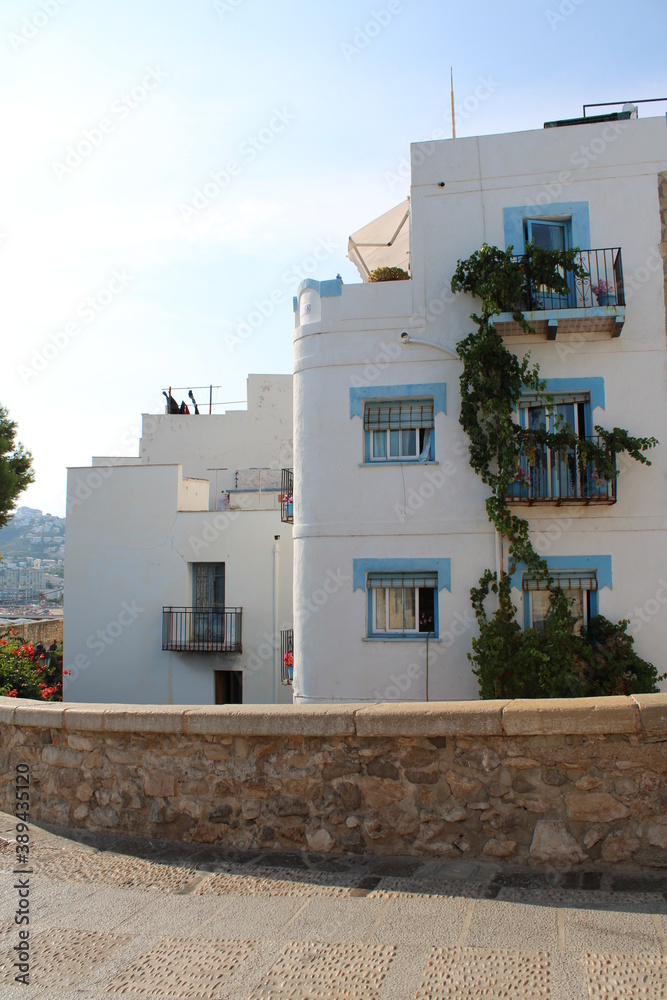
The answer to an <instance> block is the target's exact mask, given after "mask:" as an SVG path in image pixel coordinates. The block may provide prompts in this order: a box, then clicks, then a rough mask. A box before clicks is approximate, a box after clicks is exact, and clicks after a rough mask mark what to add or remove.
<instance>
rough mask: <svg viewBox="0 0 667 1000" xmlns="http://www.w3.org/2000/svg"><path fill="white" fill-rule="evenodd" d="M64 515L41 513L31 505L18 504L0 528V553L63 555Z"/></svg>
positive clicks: (7, 555)
mask: <svg viewBox="0 0 667 1000" xmlns="http://www.w3.org/2000/svg"><path fill="white" fill-rule="evenodd" d="M64 544H65V518H64V517H55V515H53V514H43V513H42V511H41V510H36V509H35V508H34V507H19V508H18V510H17V511H16V513H15V514H14V516H13V517H12V519H11V520H10V521H9V523H8V524H6V525H5V527H4V528H0V556H2V558H3V559H5V560H7V559H12V560H16V559H24V558H25V557H26V556H33V557H35V558H41V559H56V560H57V559H62V558H63V546H64Z"/></svg>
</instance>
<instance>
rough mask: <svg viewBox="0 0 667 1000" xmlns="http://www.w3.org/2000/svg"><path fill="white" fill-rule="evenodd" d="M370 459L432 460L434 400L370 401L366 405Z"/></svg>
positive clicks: (366, 453) (366, 454) (366, 441)
mask: <svg viewBox="0 0 667 1000" xmlns="http://www.w3.org/2000/svg"><path fill="white" fill-rule="evenodd" d="M364 435H365V438H364V460H365V461H366V462H385V463H386V462H429V461H430V462H432V461H434V459H435V421H434V413H433V399H413V398H410V399H391V400H369V401H367V402H366V404H365V406H364Z"/></svg>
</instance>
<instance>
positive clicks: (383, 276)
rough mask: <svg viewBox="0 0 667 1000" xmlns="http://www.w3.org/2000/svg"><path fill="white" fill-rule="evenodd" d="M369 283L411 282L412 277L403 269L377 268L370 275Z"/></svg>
mask: <svg viewBox="0 0 667 1000" xmlns="http://www.w3.org/2000/svg"><path fill="white" fill-rule="evenodd" d="M368 280H369V281H409V280H410V275H409V274H408V272H407V271H404V270H403V268H402V267H376V268H375V270H374V271H371V273H370V274H369V275H368Z"/></svg>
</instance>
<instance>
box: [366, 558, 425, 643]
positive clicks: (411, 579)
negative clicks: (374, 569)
mask: <svg viewBox="0 0 667 1000" xmlns="http://www.w3.org/2000/svg"><path fill="white" fill-rule="evenodd" d="M366 586H367V589H368V592H369V598H370V600H369V635H383V634H386V635H391V634H393V635H416V634H418V633H420V632H421V633H430V634H431V635H436V634H437V628H436V605H437V600H436V598H437V594H438V574H437V573H390V574H384V573H383V574H380V573H369V574H368V578H367V581H366Z"/></svg>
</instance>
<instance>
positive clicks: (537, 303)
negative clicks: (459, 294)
mask: <svg viewBox="0 0 667 1000" xmlns="http://www.w3.org/2000/svg"><path fill="white" fill-rule="evenodd" d="M577 257H578V262H579V264H580V265H581V266H582V267H583V269H584V271H586V274H587V277H585V278H575V277H574V276H573V275H572V274H568V276H567V280H568V283H569V285H570V291H569V293H568V294H567V295H560V294H558V292H550V291H547V290H546V289H545V288H544V287H543V286H542V287H539V286H537V285H535V283H534V282H532V281H531V279H530V273H529V272H527V273H526V284H525V287H524V293H523V296H522V299H521V301H520V302H518V303H516V304H515V305H514V307H513V308H512V309H510V310H509V311H508V312H502V313H499V314H498V315H497V316H494V317H493V323H494V326H496V327H497V329H498V330H499V331H500V332H501V333H503V334H523V333H524V331H523V330H522V328H521V327H520V325H519V324H518V323H517V321H516V320H515V319H514V317H513V315H512V312H514V311H515V310H519V311H521V312H522V313H523V314H524V316H525V317H526V319H527V320H528V322H529V323H530V325H531V326H532V327H533V329H534V330H535V332H536V333H539V334H546V337H547V340H555V339H556V335H557V334H558V333H559V332H562V333H609V334H611V336H612V337H619V336H620V335H621V330H622V329H623V324H624V323H625V287H624V284H623V263H622V259H621V249H620V247H610V248H608V249H605V250H581V251H580V253H579V254H578V255H577ZM512 259H513V260H515V261H518V262H520V261H523V260H525V257H524V256H523V255H522V256H517V257H513V258H512Z"/></svg>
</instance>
